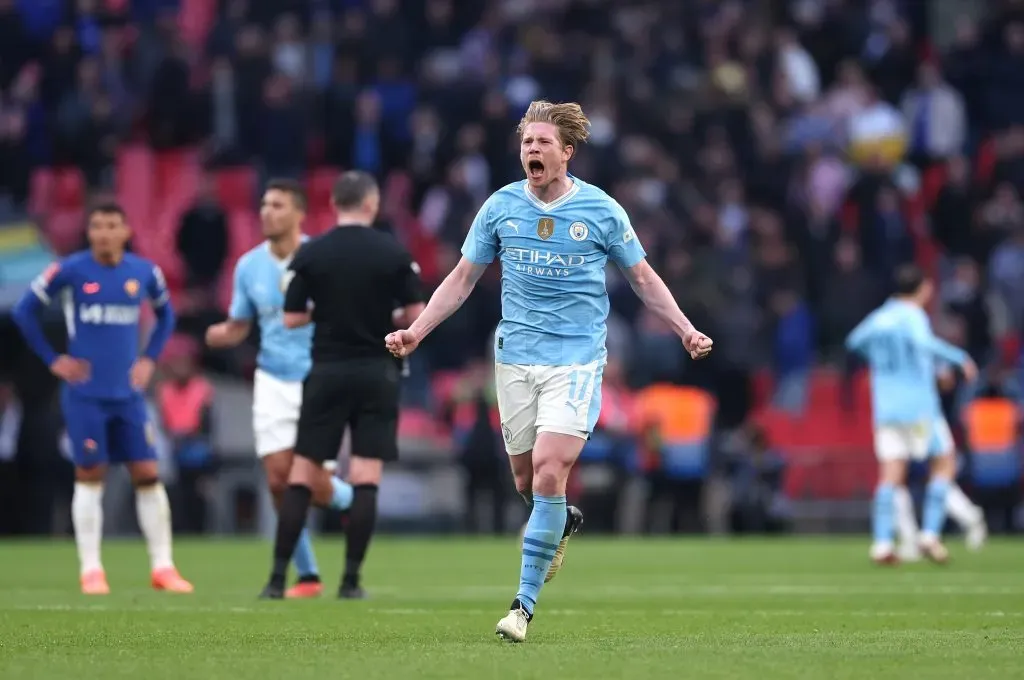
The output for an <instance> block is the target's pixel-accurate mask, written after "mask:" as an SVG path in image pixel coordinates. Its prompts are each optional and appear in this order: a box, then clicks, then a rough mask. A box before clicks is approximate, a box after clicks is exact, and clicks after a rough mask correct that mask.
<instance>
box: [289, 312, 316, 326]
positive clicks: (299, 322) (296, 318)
mask: <svg viewBox="0 0 1024 680" xmlns="http://www.w3.org/2000/svg"><path fill="white" fill-rule="evenodd" d="M282 323H283V324H284V327H285V328H292V329H295V328H302V327H303V326H308V325H309V324H311V323H313V314H312V312H285V313H284V320H283V321H282Z"/></svg>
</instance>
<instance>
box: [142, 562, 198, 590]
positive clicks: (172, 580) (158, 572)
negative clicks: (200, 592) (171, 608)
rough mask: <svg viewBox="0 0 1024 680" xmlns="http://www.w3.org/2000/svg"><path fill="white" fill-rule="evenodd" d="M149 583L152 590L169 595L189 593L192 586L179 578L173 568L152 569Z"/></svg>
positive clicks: (179, 575)
mask: <svg viewBox="0 0 1024 680" xmlns="http://www.w3.org/2000/svg"><path fill="white" fill-rule="evenodd" d="M151 583H152V584H153V590H166V591H167V592H169V593H191V592H192V591H193V590H194V588H193V587H192V584H191V583H189V582H188V581H186V580H185V579H183V578H182V577H181V574H179V573H178V570H177V569H175V568H174V567H164V568H163V569H154V570H153V575H152V580H151Z"/></svg>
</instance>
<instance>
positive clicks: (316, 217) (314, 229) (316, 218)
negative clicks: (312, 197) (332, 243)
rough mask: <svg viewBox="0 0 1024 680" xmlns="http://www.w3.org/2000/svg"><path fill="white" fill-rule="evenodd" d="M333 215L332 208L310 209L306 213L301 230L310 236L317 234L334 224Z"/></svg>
mask: <svg viewBox="0 0 1024 680" xmlns="http://www.w3.org/2000/svg"><path fill="white" fill-rule="evenodd" d="M334 222H335V215H334V211H332V210H318V211H311V212H310V213H309V214H308V215H306V222H305V224H303V226H302V230H303V231H304V232H306V233H307V234H309V235H310V236H319V235H320V234H322V233H324V232H325V231H327V230H328V229H330V228H331V227H333V226H334Z"/></svg>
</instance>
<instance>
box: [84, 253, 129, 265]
mask: <svg viewBox="0 0 1024 680" xmlns="http://www.w3.org/2000/svg"><path fill="white" fill-rule="evenodd" d="M92 259H94V260H96V261H97V262H99V263H100V264H102V265H103V266H105V267H116V266H117V265H119V264H121V260H123V259H124V252H120V253H97V252H96V251H95V250H94V251H92Z"/></svg>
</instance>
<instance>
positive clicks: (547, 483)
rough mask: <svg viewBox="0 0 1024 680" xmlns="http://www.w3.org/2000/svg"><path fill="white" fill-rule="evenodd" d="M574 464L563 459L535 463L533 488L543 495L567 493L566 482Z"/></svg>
mask: <svg viewBox="0 0 1024 680" xmlns="http://www.w3.org/2000/svg"><path fill="white" fill-rule="evenodd" d="M571 467H572V466H571V465H567V464H565V463H564V462H563V461H561V460H557V459H552V460H543V461H538V462H535V463H534V468H533V490H534V492H535V493H538V494H541V495H542V496H560V495H562V494H564V493H565V483H566V480H567V479H568V478H569V470H570V468H571Z"/></svg>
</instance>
